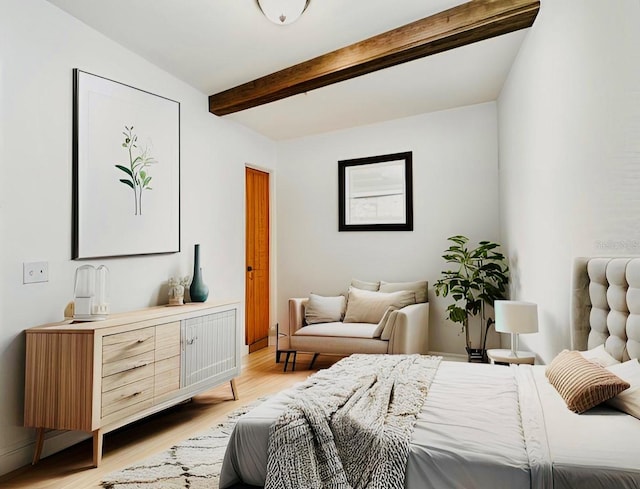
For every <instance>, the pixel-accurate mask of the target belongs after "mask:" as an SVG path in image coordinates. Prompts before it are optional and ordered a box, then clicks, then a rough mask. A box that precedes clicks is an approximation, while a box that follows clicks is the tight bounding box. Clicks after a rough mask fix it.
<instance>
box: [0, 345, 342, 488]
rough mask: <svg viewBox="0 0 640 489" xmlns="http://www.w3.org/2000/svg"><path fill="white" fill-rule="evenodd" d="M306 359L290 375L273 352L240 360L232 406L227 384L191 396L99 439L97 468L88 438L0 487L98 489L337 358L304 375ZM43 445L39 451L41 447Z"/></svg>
mask: <svg viewBox="0 0 640 489" xmlns="http://www.w3.org/2000/svg"><path fill="white" fill-rule="evenodd" d="M311 358H312V355H306V354H302V353H301V354H300V355H299V356H298V360H297V362H296V371H295V372H291V369H288V371H287V372H283V365H284V364H283V363H280V364H277V363H275V349H274V348H273V347H269V348H265V349H262V350H259V351H257V352H255V353H251V354H250V355H248V356H246V357H245V358H244V361H243V367H242V374H241V375H240V377H238V378H237V379H236V382H235V384H236V387H237V392H238V395H239V396H240V400H237V401H234V400H233V397H232V394H231V390H230V389H229V384H228V383H224V384H222V385H221V386H219V387H217V388H215V389H212V390H211V391H208V392H206V393H204V394H202V395H199V396H197V397H194V398H193V400H192V401H191V402H188V403H184V404H180V405H178V406H175V407H173V408H170V409H168V410H166V411H163V412H161V413H158V414H156V415H154V416H150V417H149V418H145V419H144V420H142V421H139V422H137V423H134V424H131V425H128V426H126V427H124V428H121V429H120V430H116V431H114V432H111V433H108V434H106V435H105V436H104V441H103V443H104V453H103V456H102V461H101V464H100V467H98V468H92V465H93V459H92V439H91V438H88V439H87V440H86V441H84V442H82V443H79V444H77V445H74V446H72V447H70V448H68V449H66V450H64V451H62V452H59V453H56V454H54V455H51V456H49V457H46V458H44V459H42V460H41V461H40V462H39V463H38V464H37V465H35V466H31V465H28V466H25V467H23V468H21V469H18V470H16V471H14V472H11V473H9V474H7V475H5V476H2V477H0V487H3V488H7V489H8V488H12V489H23V488H24V489H26V488H29V489H54V488H55V489H87V488H99V487H100V486H99V483H100V481H101V480H102V478H103V477H104V476H105V475H106V474H108V473H110V472H113V471H114V470H119V469H122V468H124V467H127V466H128V465H131V464H133V463H135V462H137V461H139V460H142V459H144V458H147V457H149V456H150V455H153V454H155V453H158V452H161V451H163V450H166V449H168V448H169V447H171V446H172V445H175V444H176V443H178V442H180V441H182V440H185V439H187V438H189V437H191V436H193V435H195V434H197V433H200V432H202V431H205V430H207V429H208V428H210V427H212V426H214V425H215V424H216V423H218V422H220V421H222V420H224V419H225V417H226V416H227V414H229V413H230V412H231V411H233V410H235V409H237V408H239V407H241V406H244V405H246V404H250V403H251V402H253V401H255V400H256V399H258V398H259V397H263V396H267V395H270V394H274V393H276V392H279V391H281V390H283V389H286V388H287V387H290V386H291V385H293V384H295V383H296V382H299V381H301V380H303V379H305V378H306V377H307V376H309V375H310V374H311V373H313V372H314V371H316V370H318V369H321V368H326V367H328V366H329V365H331V364H333V363H334V362H335V361H336V360H337V359H338V358H339V357H331V356H320V357H319V358H318V360H317V361H316V363H315V365H314V369H313V371H311V370H308V367H309V363H310V362H311ZM46 443H47V442H46V441H45V447H46Z"/></svg>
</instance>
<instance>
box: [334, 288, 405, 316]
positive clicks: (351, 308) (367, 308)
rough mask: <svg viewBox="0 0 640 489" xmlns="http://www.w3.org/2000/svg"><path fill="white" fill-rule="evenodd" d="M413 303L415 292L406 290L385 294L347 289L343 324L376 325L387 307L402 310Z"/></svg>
mask: <svg viewBox="0 0 640 489" xmlns="http://www.w3.org/2000/svg"><path fill="white" fill-rule="evenodd" d="M415 303H416V294H415V292H412V291H408V290H401V291H398V292H389V293H387V292H371V291H368V290H360V289H356V288H355V287H349V300H348V301H347V312H346V314H345V317H344V322H345V323H373V324H378V323H379V322H380V320H381V319H382V316H384V313H385V311H386V310H387V308H388V307H389V306H395V307H397V308H402V307H404V306H407V305H409V304H415Z"/></svg>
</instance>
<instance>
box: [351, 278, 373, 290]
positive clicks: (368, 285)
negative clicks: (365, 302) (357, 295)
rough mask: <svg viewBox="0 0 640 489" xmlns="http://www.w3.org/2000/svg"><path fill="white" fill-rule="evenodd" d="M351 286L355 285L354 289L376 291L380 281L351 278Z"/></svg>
mask: <svg viewBox="0 0 640 489" xmlns="http://www.w3.org/2000/svg"><path fill="white" fill-rule="evenodd" d="M351 287H355V288H356V289H360V290H370V291H372V292H377V291H378V289H379V288H380V282H365V281H364V280H358V279H357V278H352V279H351Z"/></svg>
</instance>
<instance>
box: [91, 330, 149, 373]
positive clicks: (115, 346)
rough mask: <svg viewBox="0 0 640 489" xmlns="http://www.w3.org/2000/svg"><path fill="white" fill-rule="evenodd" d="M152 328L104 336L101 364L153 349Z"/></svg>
mask: <svg viewBox="0 0 640 489" xmlns="http://www.w3.org/2000/svg"><path fill="white" fill-rule="evenodd" d="M155 331H156V329H155V328H154V327H151V328H144V329H136V330H133V331H127V332H125V333H118V334H112V335H108V336H105V337H104V338H103V339H102V363H103V364H104V363H108V362H115V361H118V360H121V359H123V358H129V357H133V356H136V355H139V354H140V353H144V352H148V351H153V349H154V348H155Z"/></svg>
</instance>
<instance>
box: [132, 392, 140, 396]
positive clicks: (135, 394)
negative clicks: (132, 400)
mask: <svg viewBox="0 0 640 489" xmlns="http://www.w3.org/2000/svg"><path fill="white" fill-rule="evenodd" d="M140 394H142V392H134V393H133V394H131V397H136V396H139V395H140Z"/></svg>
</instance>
